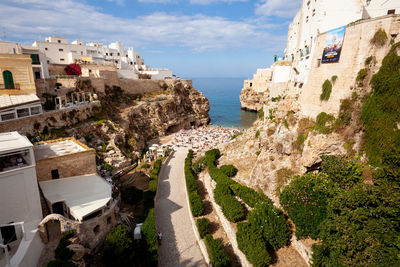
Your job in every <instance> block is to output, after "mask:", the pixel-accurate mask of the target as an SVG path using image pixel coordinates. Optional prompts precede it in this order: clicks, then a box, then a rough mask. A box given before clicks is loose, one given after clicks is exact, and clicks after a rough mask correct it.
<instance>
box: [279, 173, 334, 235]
mask: <svg viewBox="0 0 400 267" xmlns="http://www.w3.org/2000/svg"><path fill="white" fill-rule="evenodd" d="M323 180H326V177H325V176H319V175H314V174H307V175H304V176H301V177H297V178H296V179H294V180H293V181H292V182H291V183H290V185H289V186H287V187H285V188H284V189H283V191H282V193H281V195H280V202H281V205H282V207H283V209H284V210H285V211H286V212H287V213H288V215H289V217H290V219H291V220H292V221H293V223H294V224H295V225H296V236H297V238H298V239H300V238H303V237H304V238H307V237H311V238H313V239H315V238H317V237H318V234H319V225H320V224H321V222H322V221H323V220H324V219H325V218H326V208H327V196H326V195H327V193H326V192H325V191H324V190H323V189H322V183H323V182H322V181H323Z"/></svg>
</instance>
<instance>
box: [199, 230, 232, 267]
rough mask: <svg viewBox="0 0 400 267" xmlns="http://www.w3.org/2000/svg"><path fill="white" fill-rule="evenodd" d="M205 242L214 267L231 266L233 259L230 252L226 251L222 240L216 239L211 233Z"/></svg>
mask: <svg viewBox="0 0 400 267" xmlns="http://www.w3.org/2000/svg"><path fill="white" fill-rule="evenodd" d="M205 242H206V247H207V251H208V255H209V256H210V261H211V264H212V266H214V267H229V266H231V261H230V260H229V257H228V254H227V253H226V252H225V250H224V248H223V246H222V241H221V240H219V239H214V238H213V237H212V235H210V234H209V235H206V238H205Z"/></svg>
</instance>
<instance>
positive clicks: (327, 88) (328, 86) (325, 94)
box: [319, 80, 332, 101]
mask: <svg viewBox="0 0 400 267" xmlns="http://www.w3.org/2000/svg"><path fill="white" fill-rule="evenodd" d="M331 92H332V83H331V81H329V80H325V82H324V83H323V84H322V93H321V96H320V97H319V98H320V99H321V101H327V100H329V97H330V96H331Z"/></svg>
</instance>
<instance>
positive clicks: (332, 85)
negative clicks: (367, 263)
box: [220, 17, 400, 262]
mask: <svg viewBox="0 0 400 267" xmlns="http://www.w3.org/2000/svg"><path fill="white" fill-rule="evenodd" d="M396 19H398V18H396V17H387V18H383V19H381V20H371V21H365V22H361V23H359V24H354V25H351V26H348V29H347V31H346V39H345V41H344V43H345V45H344V47H343V49H342V55H341V59H340V63H337V64H334V65H333V64H325V65H321V66H320V65H318V57H319V55H315V56H314V58H315V59H314V60H313V62H312V64H311V65H312V67H311V71H310V76H309V78H308V82H307V83H306V84H304V86H302V88H299V87H298V86H296V85H295V83H294V82H290V81H289V82H288V85H287V88H288V89H287V90H281V91H279V94H274V95H273V96H272V95H271V93H272V91H270V90H267V92H266V93H265V94H264V96H262V97H261V98H260V100H257V97H255V96H258V95H259V93H258V92H256V91H255V90H252V89H249V88H247V89H244V90H243V91H242V94H241V101H242V98H243V101H242V103H244V104H245V105H247V103H246V102H249V103H250V106H251V107H254V109H256V108H255V107H257V105H262V106H263V112H264V117H263V118H262V119H259V120H257V121H256V122H255V123H254V125H253V127H252V128H250V129H249V130H248V131H246V132H245V133H244V134H242V135H241V136H238V137H236V138H235V140H233V142H231V143H230V144H228V145H227V146H226V147H225V148H224V149H223V150H222V153H223V156H222V157H221V159H220V164H221V165H222V164H234V165H235V166H236V167H237V168H238V170H239V172H238V174H237V177H236V178H235V179H237V180H238V181H239V182H241V183H244V184H246V185H248V186H251V187H253V188H255V189H261V190H262V191H264V192H265V193H266V195H268V196H269V197H270V198H271V199H272V200H273V201H274V204H275V205H277V206H280V203H279V192H280V191H281V190H282V188H283V187H284V186H286V185H288V184H289V183H290V181H291V180H292V179H293V178H294V176H295V175H301V174H305V173H307V172H314V171H318V170H320V166H321V156H322V155H345V156H348V157H350V158H354V157H355V156H356V155H358V157H357V160H359V161H360V162H363V163H366V162H367V161H368V159H367V154H366V152H367V153H368V151H365V149H363V143H364V142H365V134H364V133H365V129H364V127H363V121H362V120H361V114H362V112H363V107H364V103H365V101H366V99H367V98H368V97H369V96H370V95H371V86H370V83H371V78H372V76H373V75H374V74H376V73H377V72H378V71H379V70H380V69H383V71H385V70H386V71H387V66H388V65H390V62H389V61H390V60H391V59H390V58H388V59H386V58H385V56H386V55H388V53H390V52H389V51H393V50H394V51H396V52H397V54H400V50H399V49H398V47H399V46H400V45H394V46H393V44H394V43H396V42H399V41H400V38H399V37H400V36H399V35H398V33H399V32H400V28H399V24H398V22H397V21H396ZM371 29H372V30H371ZM382 31H384V32H385V34H384V36H386V37H385V38H383V37H382V39H383V41H382V42H380V43H378V44H377V43H375V42H374V40H375V37H376V33H378V32H382ZM387 33H389V34H387ZM324 38H325V35H324V34H323V35H322V37H321V38H319V39H318V41H317V45H318V47H319V48H320V49H318V53H319V52H320V51H322V49H323V45H324V40H325V39H324ZM320 39H321V40H320ZM390 39H392V40H390ZM346 42H347V43H346ZM384 58H385V59H384ZM385 60H386V67H382V68H381V66H382V65H384V64H383V62H385ZM388 62H389V63H388ZM392 65H393V64H392ZM383 76H384V75H383ZM324 83H326V84H329V86H323V84H324ZM375 83H377V82H376V81H375ZM324 87H325V88H324ZM387 87H388V86H387ZM324 91H329V93H327V95H328V97H327V98H324V97H322V96H323V95H324ZM325 93H326V92H325ZM277 95H278V96H277ZM249 99H250V100H249ZM369 115H373V114H369ZM364 119H365V118H364ZM375 124H379V123H378V122H376V123H375ZM363 178H364V179H365V181H364V182H365V183H373V182H372V178H371V179H369V178H370V177H369V178H368V175H367V174H366V175H365V176H363ZM298 245H299V246H298V247H296V249H297V250H298V252H299V253H300V254H301V255H306V256H304V257H303V258H304V260H305V261H306V262H308V261H309V259H310V257H311V246H310V245H307V241H305V242H304V240H302V241H301V242H300V243H299V244H298ZM307 255H308V256H307Z"/></svg>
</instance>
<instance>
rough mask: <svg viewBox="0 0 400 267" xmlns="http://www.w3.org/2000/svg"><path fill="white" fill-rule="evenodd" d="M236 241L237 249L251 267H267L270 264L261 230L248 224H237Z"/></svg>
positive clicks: (270, 259)
mask: <svg viewBox="0 0 400 267" xmlns="http://www.w3.org/2000/svg"><path fill="white" fill-rule="evenodd" d="M236 239H237V242H238V247H239V249H240V250H241V251H242V252H243V253H244V254H245V255H246V258H247V260H248V261H249V262H251V263H252V264H253V266H257V267H262V266H269V265H270V264H271V263H272V258H271V256H270V255H269V253H268V250H267V243H266V242H265V240H264V238H263V234H262V230H261V228H259V227H255V226H252V225H251V224H250V223H238V224H237V232H236Z"/></svg>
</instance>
